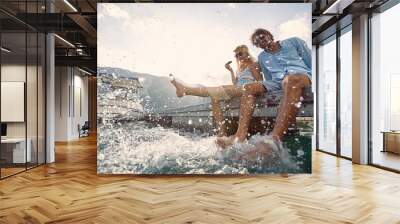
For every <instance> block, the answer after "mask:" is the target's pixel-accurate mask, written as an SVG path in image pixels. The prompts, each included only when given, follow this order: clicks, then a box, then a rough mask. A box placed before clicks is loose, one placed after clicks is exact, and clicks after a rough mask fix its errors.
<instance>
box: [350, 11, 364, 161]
mask: <svg viewBox="0 0 400 224" xmlns="http://www.w3.org/2000/svg"><path fill="white" fill-rule="evenodd" d="M352 29H353V35H352V36H353V40H352V43H353V59H352V60H353V80H352V81H353V83H352V85H353V102H352V104H353V114H352V115H353V118H352V122H353V124H352V125H353V128H352V134H353V139H352V145H353V153H352V157H353V162H354V163H358V164H367V163H368V39H367V38H368V15H361V16H360V17H358V18H355V19H354V20H353V25H352Z"/></svg>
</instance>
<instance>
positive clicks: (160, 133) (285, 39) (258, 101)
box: [97, 3, 313, 174]
mask: <svg viewBox="0 0 400 224" xmlns="http://www.w3.org/2000/svg"><path fill="white" fill-rule="evenodd" d="M310 48H311V4H267V3H257V4H255V3H252V4H251V3H249V4H246V3H243V4H236V3H218V4H205V3H204V4H189V3H180V4H158V3H144V4H140V3H138V4H136V3H99V4H98V93H97V97H98V104H97V105H98V121H97V122H98V148H97V150H98V152H97V170H98V173H99V174H267V173H311V137H312V133H313V93H312V89H311V84H312V83H311V80H312V77H311V50H310Z"/></svg>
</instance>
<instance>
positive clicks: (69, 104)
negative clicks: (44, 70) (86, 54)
mask: <svg viewBox="0 0 400 224" xmlns="http://www.w3.org/2000/svg"><path fill="white" fill-rule="evenodd" d="M83 75H84V74H83V73H82V72H80V71H79V70H77V69H76V68H72V67H56V83H55V85H56V91H55V112H56V113H55V120H56V121H55V123H56V132H55V140H56V141H69V140H73V139H77V138H79V132H78V125H81V126H82V125H83V124H84V122H85V121H87V120H88V78H87V77H85V76H83ZM79 95H80V97H79ZM79 100H80V101H81V102H80V103H79ZM79 105H81V113H80V110H79Z"/></svg>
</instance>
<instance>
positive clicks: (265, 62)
mask: <svg viewBox="0 0 400 224" xmlns="http://www.w3.org/2000/svg"><path fill="white" fill-rule="evenodd" d="M279 43H280V45H281V49H280V50H279V51H278V52H276V53H268V52H267V51H265V50H264V51H263V52H261V53H260V54H259V55H258V63H259V64H260V67H261V70H262V73H263V76H264V80H272V81H281V80H283V77H284V75H286V74H293V73H302V74H306V75H308V76H310V77H311V50H310V48H309V47H307V44H306V43H305V42H304V41H303V40H301V39H300V38H297V37H292V38H289V39H286V40H282V41H280V42H279Z"/></svg>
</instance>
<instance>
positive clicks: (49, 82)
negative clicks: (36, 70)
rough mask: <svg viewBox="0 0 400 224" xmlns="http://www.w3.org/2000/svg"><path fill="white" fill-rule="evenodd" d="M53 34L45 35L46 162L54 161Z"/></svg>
mask: <svg viewBox="0 0 400 224" xmlns="http://www.w3.org/2000/svg"><path fill="white" fill-rule="evenodd" d="M54 47H55V45H54V35H53V34H51V33H50V34H47V36H46V49H47V51H46V63H47V65H46V66H47V67H46V146H47V147H46V163H52V162H54V161H55V150H54V133H55V117H54V115H55V96H54V95H55V73H54V67H55V60H54V59H55V56H54Z"/></svg>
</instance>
